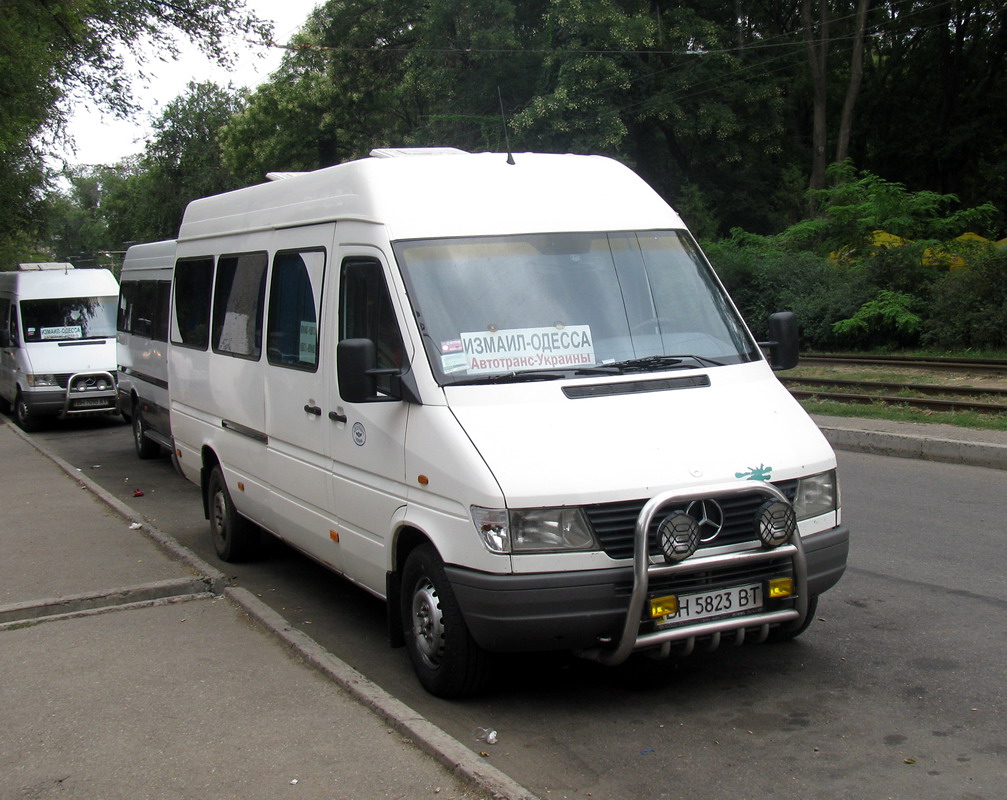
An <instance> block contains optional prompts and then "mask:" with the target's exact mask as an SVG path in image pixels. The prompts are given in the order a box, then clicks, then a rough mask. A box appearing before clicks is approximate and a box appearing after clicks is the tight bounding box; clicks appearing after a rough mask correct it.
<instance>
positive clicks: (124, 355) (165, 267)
mask: <svg viewBox="0 0 1007 800" xmlns="http://www.w3.org/2000/svg"><path fill="white" fill-rule="evenodd" d="M174 264H175V242H174V240H170V241H163V242H150V243H147V244H135V245H132V246H131V247H130V248H129V249H128V250H127V251H126V256H125V258H124V259H123V262H122V272H121V273H120V275H119V313H118V315H117V318H116V353H117V360H118V384H119V404H120V406H121V408H122V413H123V414H124V415H125V416H126V417H128V418H129V420H130V423H131V424H132V427H133V444H134V446H135V448H136V454H137V456H139V457H140V458H155V457H156V456H159V455H160V454H161V452H162V448H164V449H166V450H167V451H168V452H171V451H172V449H173V448H172V444H171V420H170V417H169V414H168V316H169V314H170V312H171V272H172V268H173V267H174Z"/></svg>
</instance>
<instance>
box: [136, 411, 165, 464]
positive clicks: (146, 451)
mask: <svg viewBox="0 0 1007 800" xmlns="http://www.w3.org/2000/svg"><path fill="white" fill-rule="evenodd" d="M130 420H131V422H132V425H133V446H134V447H135V448H136V456H137V458H143V459H147V458H157V457H158V456H159V455H161V445H159V444H158V443H157V442H155V441H154V440H152V439H148V438H147V437H146V436H145V435H144V432H145V431H146V430H147V423H146V422H144V420H143V412H142V411H141V410H140V404H139V403H133V414H132V416H131V417H130Z"/></svg>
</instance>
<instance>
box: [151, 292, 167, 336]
mask: <svg viewBox="0 0 1007 800" xmlns="http://www.w3.org/2000/svg"><path fill="white" fill-rule="evenodd" d="M170 317H171V281H158V282H157V291H156V292H155V297H154V318H153V320H152V321H151V326H150V327H151V330H150V338H151V339H154V340H155V341H158V342H166V341H168V323H169V319H170Z"/></svg>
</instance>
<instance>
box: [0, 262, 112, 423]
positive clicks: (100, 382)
mask: <svg viewBox="0 0 1007 800" xmlns="http://www.w3.org/2000/svg"><path fill="white" fill-rule="evenodd" d="M118 294H119V284H118V283H117V282H116V280H115V277H114V276H113V275H112V273H111V272H109V271H108V270H107V269H74V267H73V265H71V264H63V263H39V264H21V265H19V269H18V270H17V271H12V272H0V405H2V406H3V407H4V410H13V416H14V421H15V422H16V423H17V424H18V425H19V426H20V427H21V428H22V429H24V430H26V431H32V430H36V429H37V428H38V427H39V425H40V424H41V423H42V421H43V420H44V419H45V418H46V417H64V418H65V417H70V416H75V415H81V414H118V413H119V403H118V400H117V399H116V391H115V305H116V298H117V296H118Z"/></svg>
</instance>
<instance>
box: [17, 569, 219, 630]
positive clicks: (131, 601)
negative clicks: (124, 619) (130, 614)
mask: <svg viewBox="0 0 1007 800" xmlns="http://www.w3.org/2000/svg"><path fill="white" fill-rule="evenodd" d="M208 594H209V592H208V587H207V583H206V582H205V581H203V580H201V579H199V578H191V579H188V580H187V579H185V578H178V579H176V578H169V579H167V580H163V581H154V582H152V583H144V584H140V585H138V586H124V587H122V588H120V589H112V590H110V591H103V592H86V593H82V594H72V595H67V596H66V597H51V598H43V599H41V600H27V601H25V602H23V603H11V604H9V605H5V606H0V624H3V623H6V622H14V621H21V622H23V621H26V620H32V619H41V618H43V617H54V616H60V617H62V616H66V615H67V614H72V613H74V612H77V611H89V610H95V609H102V608H110V607H114V608H118V607H120V606H126V605H135V604H137V603H148V602H151V601H156V600H163V599H165V598H170V597H183V596H192V595H208Z"/></svg>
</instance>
